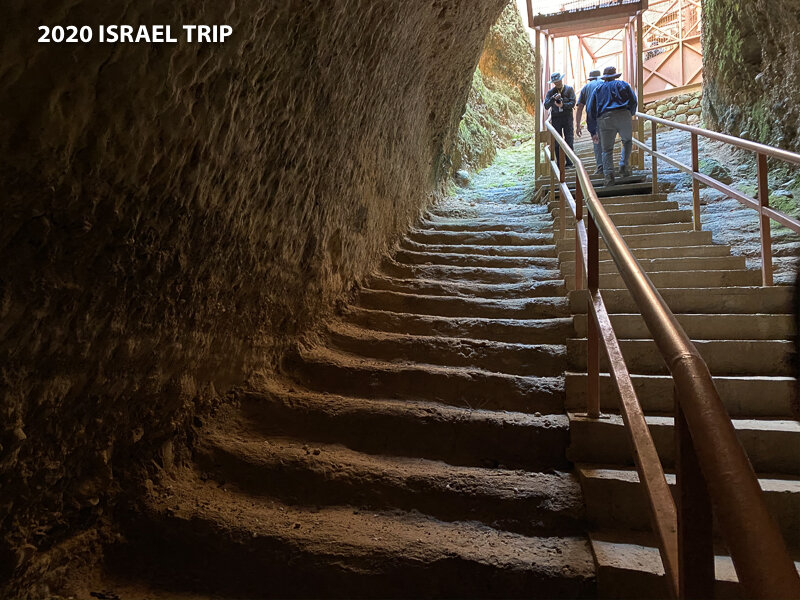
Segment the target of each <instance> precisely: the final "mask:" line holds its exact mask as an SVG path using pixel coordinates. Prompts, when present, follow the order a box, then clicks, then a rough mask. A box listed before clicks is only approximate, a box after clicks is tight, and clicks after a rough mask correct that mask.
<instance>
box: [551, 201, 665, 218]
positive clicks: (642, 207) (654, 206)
mask: <svg viewBox="0 0 800 600" xmlns="http://www.w3.org/2000/svg"><path fill="white" fill-rule="evenodd" d="M602 204H603V208H605V209H606V212H607V213H608V214H609V215H616V214H620V213H640V212H644V211H653V212H655V211H664V210H678V203H677V202H675V201H672V200H653V201H648V202H642V203H637V202H618V203H615V202H606V199H603V202H602ZM548 209H549V211H550V214H551V216H552V217H553V220H554V221H556V222H558V219H559V218H560V216H561V205H560V204H559V203H558V202H553V203H549V204H548ZM584 210H586V209H584ZM572 216H573V213H572V209H571V208H567V217H572Z"/></svg>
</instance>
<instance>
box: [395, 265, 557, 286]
mask: <svg viewBox="0 0 800 600" xmlns="http://www.w3.org/2000/svg"><path fill="white" fill-rule="evenodd" d="M381 273H382V274H384V275H389V276H390V277H396V278H398V279H415V278H416V279H438V280H442V281H476V282H479V283H520V282H532V281H537V280H545V279H550V280H552V279H560V278H561V272H560V271H559V269H558V265H557V264H556V262H555V261H548V263H547V264H546V265H545V266H536V265H531V266H528V267H525V268H518V269H508V268H502V267H461V266H456V265H405V264H401V263H398V262H396V261H393V260H391V259H385V260H384V261H383V262H382V263H381Z"/></svg>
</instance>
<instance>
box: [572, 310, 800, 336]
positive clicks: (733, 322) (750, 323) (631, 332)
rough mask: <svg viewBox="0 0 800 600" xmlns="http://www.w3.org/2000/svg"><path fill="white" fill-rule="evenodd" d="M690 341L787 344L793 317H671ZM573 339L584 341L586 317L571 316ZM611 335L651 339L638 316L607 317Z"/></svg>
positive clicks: (791, 331)
mask: <svg viewBox="0 0 800 600" xmlns="http://www.w3.org/2000/svg"><path fill="white" fill-rule="evenodd" d="M675 316H676V318H677V319H678V322H679V323H680V324H681V327H683V329H684V331H686V333H687V335H688V336H689V337H690V338H692V339H693V340H732V339H738V340H789V339H791V338H792V336H794V335H795V324H794V316H793V315H763V314H753V315H741V314H739V315H737V314H733V315H726V314H717V313H714V314H688V315H680V314H679V315H675ZM574 324H575V333H576V334H577V335H576V336H575V337H586V331H587V315H585V314H582V315H575V318H574ZM611 325H612V327H613V328H614V333H615V334H616V336H617V337H618V338H622V339H646V338H652V335H651V334H650V331H649V330H648V329H647V326H646V325H645V323H644V319H642V317H641V315H639V314H615V315H611Z"/></svg>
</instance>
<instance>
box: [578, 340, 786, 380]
mask: <svg viewBox="0 0 800 600" xmlns="http://www.w3.org/2000/svg"><path fill="white" fill-rule="evenodd" d="M694 345H695V347H696V348H697V350H698V351H699V352H700V356H702V357H703V360H705V362H706V364H707V365H708V368H709V370H710V371H711V374H712V375H745V374H746V375H784V376H787V375H793V374H794V373H795V370H796V369H795V365H794V358H795V347H794V342H793V341H790V340H741V339H728V340H716V339H713V340H694ZM619 346H620V349H621V350H622V355H623V357H624V358H625V363H626V365H627V367H628V370H629V371H630V372H633V373H641V374H662V373H663V374H666V373H667V367H666V364H665V363H664V359H663V357H662V355H661V353H660V352H659V350H658V348H657V347H656V344H655V342H654V341H653V340H652V339H619ZM586 348H587V341H586V338H570V339H568V340H567V354H568V355H569V363H568V364H569V368H570V370H584V369H585V368H586ZM600 365H601V368H603V369H605V370H608V363H607V360H606V357H605V356H602V357H601V359H600Z"/></svg>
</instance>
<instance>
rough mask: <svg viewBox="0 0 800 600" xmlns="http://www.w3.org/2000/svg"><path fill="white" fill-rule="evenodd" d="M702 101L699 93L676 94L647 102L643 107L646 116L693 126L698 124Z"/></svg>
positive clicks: (701, 95) (701, 111) (701, 94)
mask: <svg viewBox="0 0 800 600" xmlns="http://www.w3.org/2000/svg"><path fill="white" fill-rule="evenodd" d="M702 99H703V93H702V92H701V91H698V92H693V93H689V94H678V95H677V96H671V97H669V98H663V99H661V100H655V101H653V102H647V103H646V104H645V105H644V112H645V113H646V114H648V115H654V116H656V117H661V118H662V119H667V120H669V121H675V122H676V123H688V124H690V125H694V124H696V123H699V122H700V119H701V118H702V114H703V107H702Z"/></svg>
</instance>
